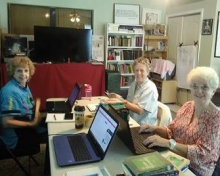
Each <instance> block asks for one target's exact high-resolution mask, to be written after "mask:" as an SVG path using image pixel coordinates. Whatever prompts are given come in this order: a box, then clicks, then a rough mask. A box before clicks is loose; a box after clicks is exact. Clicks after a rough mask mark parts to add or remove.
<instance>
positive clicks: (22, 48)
mask: <svg viewBox="0 0 220 176" xmlns="http://www.w3.org/2000/svg"><path fill="white" fill-rule="evenodd" d="M17 54H24V55H26V54H27V38H26V37H8V36H6V37H5V38H4V57H5V58H10V57H14V56H15V55H17Z"/></svg>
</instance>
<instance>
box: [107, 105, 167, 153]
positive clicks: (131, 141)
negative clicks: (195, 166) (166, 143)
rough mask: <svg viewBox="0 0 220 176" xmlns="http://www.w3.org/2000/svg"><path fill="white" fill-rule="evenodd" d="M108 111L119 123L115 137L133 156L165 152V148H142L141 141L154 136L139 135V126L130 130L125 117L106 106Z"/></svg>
mask: <svg viewBox="0 0 220 176" xmlns="http://www.w3.org/2000/svg"><path fill="white" fill-rule="evenodd" d="M108 110H109V112H110V113H111V114H113V115H114V117H115V118H116V119H117V120H118V121H119V124H120V125H119V127H118V131H117V135H118V136H119V138H120V139H121V140H122V142H123V143H124V144H125V145H126V146H127V147H128V148H129V149H130V150H131V151H132V152H133V153H134V154H137V155H140V154H144V153H150V152H154V151H165V150H167V148H164V147H153V148H147V147H146V146H144V145H143V141H144V140H145V139H146V138H148V137H149V136H152V135H154V134H153V133H144V134H139V129H140V127H139V126H138V127H133V128H130V126H129V121H128V119H127V117H125V116H124V115H122V114H119V113H118V111H117V110H115V109H114V108H113V107H112V106H111V105H109V106H108ZM120 112H122V111H120Z"/></svg>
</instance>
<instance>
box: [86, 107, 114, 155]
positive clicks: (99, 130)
mask: <svg viewBox="0 0 220 176" xmlns="http://www.w3.org/2000/svg"><path fill="white" fill-rule="evenodd" d="M117 126H118V124H117V123H116V121H115V120H113V119H112V117H111V116H110V115H109V114H108V113H107V112H106V111H105V110H104V109H103V108H102V107H101V106H100V107H99V108H98V111H97V112H96V117H95V118H94V121H93V123H92V126H91V127H90V132H91V134H92V135H93V137H94V138H95V140H96V142H97V143H98V144H99V146H100V147H101V149H102V151H103V152H105V151H106V150H107V148H108V146H109V142H110V141H111V139H112V138H113V136H114V133H115V131H116V129H117Z"/></svg>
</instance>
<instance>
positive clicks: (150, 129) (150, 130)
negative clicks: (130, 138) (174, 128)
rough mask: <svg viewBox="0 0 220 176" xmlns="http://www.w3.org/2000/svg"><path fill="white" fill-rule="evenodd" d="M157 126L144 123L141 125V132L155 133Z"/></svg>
mask: <svg viewBox="0 0 220 176" xmlns="http://www.w3.org/2000/svg"><path fill="white" fill-rule="evenodd" d="M155 128H156V127H155V126H152V125H148V124H143V125H141V126H140V130H139V133H153V132H154V131H155Z"/></svg>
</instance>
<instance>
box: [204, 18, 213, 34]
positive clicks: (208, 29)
mask: <svg viewBox="0 0 220 176" xmlns="http://www.w3.org/2000/svg"><path fill="white" fill-rule="evenodd" d="M212 23H213V19H204V20H203V23H202V35H211V34H212Z"/></svg>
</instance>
